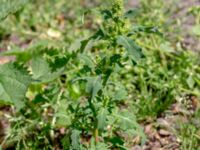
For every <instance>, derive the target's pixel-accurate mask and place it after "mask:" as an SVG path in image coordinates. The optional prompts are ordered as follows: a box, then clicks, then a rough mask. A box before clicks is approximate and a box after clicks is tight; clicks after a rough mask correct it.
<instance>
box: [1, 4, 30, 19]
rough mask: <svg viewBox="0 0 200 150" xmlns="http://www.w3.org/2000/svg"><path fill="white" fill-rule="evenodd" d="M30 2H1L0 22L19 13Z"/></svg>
mask: <svg viewBox="0 0 200 150" xmlns="http://www.w3.org/2000/svg"><path fill="white" fill-rule="evenodd" d="M27 2H28V0H0V4H1V5H0V21H2V20H3V19H5V18H6V17H7V16H8V15H9V14H12V13H15V12H17V11H18V10H19V9H21V8H22V7H23V6H24V5H25V4H26V3H27Z"/></svg>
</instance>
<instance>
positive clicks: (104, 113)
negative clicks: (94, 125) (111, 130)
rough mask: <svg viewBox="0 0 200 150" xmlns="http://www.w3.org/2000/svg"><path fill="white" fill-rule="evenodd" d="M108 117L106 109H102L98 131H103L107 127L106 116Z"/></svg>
mask: <svg viewBox="0 0 200 150" xmlns="http://www.w3.org/2000/svg"><path fill="white" fill-rule="evenodd" d="M107 115H108V111H107V109H105V108H101V109H100V111H99V114H98V116H97V119H98V129H100V130H103V129H104V127H105V126H106V116H107Z"/></svg>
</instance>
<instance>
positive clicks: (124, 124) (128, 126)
mask: <svg viewBox="0 0 200 150" xmlns="http://www.w3.org/2000/svg"><path fill="white" fill-rule="evenodd" d="M113 115H114V117H115V118H116V119H117V123H118V124H119V127H120V128H121V129H122V130H124V131H133V132H132V133H135V134H137V135H139V136H140V137H141V138H142V144H144V142H145V140H146V136H145V134H144V132H143V129H142V127H141V126H140V125H139V124H138V123H137V120H136V117H135V115H134V114H133V113H132V112H130V111H128V110H124V111H121V112H120V113H119V112H118V113H114V114H113Z"/></svg>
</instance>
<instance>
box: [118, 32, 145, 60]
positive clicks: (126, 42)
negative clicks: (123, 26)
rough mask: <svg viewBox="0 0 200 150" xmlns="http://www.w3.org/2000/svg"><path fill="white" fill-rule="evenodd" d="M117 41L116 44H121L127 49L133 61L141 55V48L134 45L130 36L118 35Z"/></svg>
mask: <svg viewBox="0 0 200 150" xmlns="http://www.w3.org/2000/svg"><path fill="white" fill-rule="evenodd" d="M117 43H118V45H122V46H123V47H124V48H125V49H126V50H127V51H128V54H129V57H130V58H131V59H132V60H133V61H134V62H137V61H138V60H139V59H140V58H142V57H143V53H142V49H141V48H140V47H139V46H138V45H136V44H135V42H134V41H133V40H132V39H131V38H129V37H126V36H122V35H120V36H118V38H117Z"/></svg>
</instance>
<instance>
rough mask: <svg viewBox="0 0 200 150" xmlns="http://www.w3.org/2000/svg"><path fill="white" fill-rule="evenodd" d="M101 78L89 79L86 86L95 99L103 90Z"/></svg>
mask: <svg viewBox="0 0 200 150" xmlns="http://www.w3.org/2000/svg"><path fill="white" fill-rule="evenodd" d="M102 87H103V86H102V83H101V77H88V78H87V84H86V92H87V93H90V94H91V98H92V99H93V98H94V97H95V96H96V95H97V93H98V92H99V91H100V90H101V89H102Z"/></svg>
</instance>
